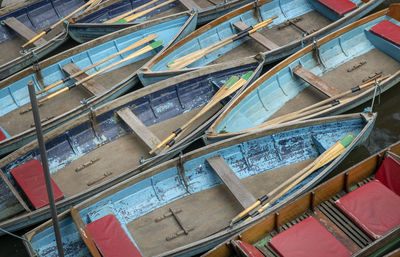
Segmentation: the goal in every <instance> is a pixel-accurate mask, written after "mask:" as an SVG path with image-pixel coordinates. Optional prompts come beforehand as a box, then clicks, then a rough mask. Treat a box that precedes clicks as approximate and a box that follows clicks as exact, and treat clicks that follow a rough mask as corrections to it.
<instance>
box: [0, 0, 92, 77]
mask: <svg viewBox="0 0 400 257" xmlns="http://www.w3.org/2000/svg"><path fill="white" fill-rule="evenodd" d="M86 2H87V0H67V1H54V0H41V1H36V2H35V3H32V4H29V5H26V6H24V7H22V8H19V9H16V10H11V11H10V12H8V13H5V14H4V15H1V16H0V20H5V19H7V18H10V17H15V18H16V19H18V20H19V21H20V22H22V23H23V24H24V25H25V26H27V27H28V28H30V29H31V30H33V31H40V30H42V29H43V28H45V27H47V26H50V25H52V24H54V23H56V22H57V21H58V20H60V19H62V18H63V17H65V16H67V15H68V14H70V13H71V12H73V11H74V10H76V9H77V8H79V7H80V6H81V5H83V4H85V3H86ZM18 37H19V36H18V35H17V33H16V32H15V31H13V30H12V29H10V28H8V27H7V26H6V25H4V24H0V46H1V47H3V49H8V47H7V46H5V44H6V43H7V42H10V41H11V40H14V39H16V38H18ZM66 39H67V37H66V35H65V33H63V32H61V33H59V34H58V35H55V37H54V40H52V41H48V43H47V44H45V45H41V46H39V47H36V48H35V49H34V52H33V51H32V49H29V50H28V51H25V52H23V54H22V55H21V56H19V57H17V58H16V59H13V60H2V62H1V64H0V79H4V78H6V77H8V76H10V75H11V74H14V73H16V72H18V71H20V70H22V69H23V68H25V67H27V66H29V65H31V64H32V63H34V62H37V61H38V60H39V59H40V58H42V57H43V56H45V55H46V54H48V53H50V52H51V51H53V50H54V49H56V48H57V47H58V46H60V45H61V44H62V43H63V42H65V41H66ZM10 51H13V50H12V49H11V50H10ZM18 51H19V50H18Z"/></svg>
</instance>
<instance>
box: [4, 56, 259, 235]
mask: <svg viewBox="0 0 400 257" xmlns="http://www.w3.org/2000/svg"><path fill="white" fill-rule="evenodd" d="M262 67H263V65H262V63H260V62H257V61H256V60H255V59H248V60H246V61H241V62H238V63H237V65H236V66H235V65H228V66H221V67H219V68H217V69H209V70H208V71H207V72H205V71H202V72H194V73H193V74H188V76H186V75H185V76H184V77H183V76H181V77H177V78H174V79H171V80H169V81H166V82H165V83H159V84H155V85H154V86H152V87H151V88H144V89H139V90H137V91H135V92H132V93H130V94H128V95H126V96H124V97H121V98H119V99H117V100H114V101H112V102H110V103H108V104H105V105H103V106H100V107H98V108H97V109H94V110H93V111H92V112H91V113H92V115H81V116H79V117H78V118H76V119H74V120H72V121H70V122H69V123H66V124H65V125H63V126H60V127H59V128H57V129H55V130H54V131H52V132H51V133H47V134H46V149H47V155H48V159H49V166H50V171H51V173H52V174H53V176H57V174H58V173H60V172H69V171H70V172H71V173H70V175H71V176H72V177H73V176H75V175H74V174H76V172H75V171H74V167H75V166H76V163H77V162H79V161H81V160H82V159H84V158H86V156H87V155H93V154H94V153H97V152H98V151H99V150H101V148H103V149H104V148H107V147H110V145H112V144H116V143H117V144H120V145H121V143H122V142H123V141H127V142H129V145H130V146H132V147H133V146H137V147H136V148H135V150H134V153H132V155H130V157H129V159H130V164H129V165H128V167H129V168H130V169H132V167H133V166H139V164H140V161H141V158H140V157H145V158H147V157H150V156H149V155H148V153H147V150H146V149H143V146H142V143H141V141H140V140H139V139H137V138H136V139H135V136H134V135H133V134H132V131H131V130H130V129H129V128H128V127H127V126H126V124H125V123H123V122H122V121H121V120H120V119H118V118H116V116H117V114H116V112H117V111H118V110H120V109H122V108H124V107H130V108H131V110H132V111H133V113H134V114H135V115H136V116H137V117H138V118H139V119H140V120H141V121H142V122H143V124H144V125H145V126H147V127H150V128H152V127H156V126H160V125H159V124H162V126H165V125H166V124H168V120H171V122H170V123H173V122H176V120H177V121H178V122H179V119H182V118H179V117H185V116H184V115H185V113H188V112H193V111H196V109H198V108H200V107H201V106H204V105H205V104H206V103H207V102H208V101H209V100H210V98H211V97H212V95H213V94H214V93H215V92H216V91H217V90H218V88H219V87H220V86H221V85H223V83H224V82H225V81H226V80H228V78H229V77H231V76H232V75H237V76H242V75H244V74H245V73H247V72H248V71H253V72H254V76H253V77H252V78H251V79H250V80H249V81H248V83H250V82H251V81H253V80H255V79H256V78H257V77H258V75H259V73H260V72H261V69H262ZM227 101H228V100H225V101H224V102H223V103H224V104H225V103H226V102H227ZM208 116H209V118H207V119H206V120H205V121H204V124H203V125H204V126H207V125H209V124H210V123H211V122H212V121H213V119H214V118H215V115H213V114H208ZM90 117H92V118H90ZM186 119H188V118H186ZM177 124H178V123H177ZM173 125H175V124H173ZM175 126H178V125H175ZM153 130H154V129H153ZM204 130H205V128H203V131H201V132H202V133H203V132H204ZM153 133H156V134H157V132H153ZM192 139H193V136H192V134H190V133H189V134H188V135H186V136H185V137H184V138H182V139H181V141H183V142H187V141H190V140H192ZM107 149H108V148H107ZM103 151H105V150H103ZM106 152H107V151H106ZM120 155H125V156H126V155H127V153H125V152H118V151H116V150H114V155H113V156H111V158H112V159H110V160H106V159H107V158H106V157H105V156H103V157H101V160H99V162H98V163H97V164H99V163H103V162H104V163H107V162H109V163H115V162H124V161H125V160H122V159H119V158H120V157H121V156H120ZM173 155H174V153H173V152H172V153H170V154H164V155H162V156H159V158H156V159H152V160H149V161H147V162H146V163H145V164H143V165H140V166H139V167H138V168H137V169H134V170H133V171H131V172H125V169H124V168H120V170H117V168H115V167H114V169H113V173H114V174H121V175H120V176H117V177H113V178H110V179H109V180H108V181H103V183H101V184H96V185H94V186H92V187H89V188H87V189H86V188H85V189H83V190H82V191H80V192H75V194H74V195H71V193H69V196H68V197H66V198H65V199H64V200H62V201H60V202H57V207H58V209H59V211H63V210H65V209H66V208H68V206H70V205H75V204H77V203H78V202H80V201H82V200H83V199H85V198H88V197H90V196H92V195H94V194H96V193H98V192H101V191H102V190H103V189H104V188H107V187H110V186H111V185H113V184H116V183H118V182H121V181H123V180H124V179H126V178H128V177H130V176H133V175H134V174H136V173H138V172H139V171H140V170H143V169H144V168H145V167H150V166H151V165H154V164H155V163H157V162H160V161H161V160H166V159H168V158H171V157H172V156H173ZM96 156H97V154H96ZM98 157H100V156H98ZM34 158H36V159H39V160H40V154H39V149H38V146H37V143H36V142H32V143H31V144H29V145H27V146H25V147H23V148H21V149H19V150H17V151H15V152H13V153H12V154H10V155H8V156H7V157H6V158H4V159H2V160H0V167H1V170H2V171H3V172H4V174H5V175H6V177H7V178H8V180H10V182H11V183H12V184H13V185H14V186H15V187H16V188H17V190H18V191H19V190H20V188H19V186H18V185H17V184H16V183H15V181H14V179H13V178H12V176H11V175H10V170H11V169H12V168H14V167H16V166H19V165H21V164H23V163H26V162H27V161H29V160H32V159H34ZM125 168H126V167H125ZM89 169H90V168H87V169H85V172H89V173H90V170H89ZM94 169H96V168H95V167H94ZM55 179H56V178H55ZM85 179H86V180H87V178H82V179H80V181H83V180H85ZM56 182H57V179H56ZM57 183H58V184H59V186H61V188H63V181H62V180H61V181H59V182H57ZM60 183H61V184H60ZM65 184H68V182H65ZM0 192H2V196H0V199H1V200H0V207H1V209H2V211H0V219H1V220H3V222H0V227H2V228H4V229H6V230H8V231H14V230H18V229H21V228H24V227H27V226H30V225H33V224H36V223H37V222H39V221H43V220H45V219H48V218H49V214H50V213H49V211H48V207H45V208H42V209H39V210H33V211H32V212H30V213H27V212H25V213H24V214H21V213H20V211H21V210H22V209H21V208H22V206H21V205H20V204H19V203H18V201H17V199H16V198H15V197H14V196H13V195H12V193H11V192H10V190H9V189H8V187H7V186H6V185H5V184H4V181H2V180H0ZM27 204H28V205H29V203H27ZM11 207H12V208H11Z"/></svg>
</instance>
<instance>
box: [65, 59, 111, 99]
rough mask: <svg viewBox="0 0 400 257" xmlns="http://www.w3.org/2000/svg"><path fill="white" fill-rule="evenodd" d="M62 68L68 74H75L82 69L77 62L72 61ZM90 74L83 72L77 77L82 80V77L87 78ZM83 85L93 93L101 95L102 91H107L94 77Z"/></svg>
mask: <svg viewBox="0 0 400 257" xmlns="http://www.w3.org/2000/svg"><path fill="white" fill-rule="evenodd" d="M62 69H63V70H64V71H65V72H66V73H67V74H68V75H73V74H75V73H77V72H79V71H80V69H79V67H78V66H76V65H75V63H72V62H71V63H68V64H66V65H64V66H63V67H62ZM88 76H89V75H88V74H86V73H82V74H81V75H79V76H77V77H75V79H77V80H82V79H84V78H86V77H88ZM82 85H83V87H84V88H85V89H86V90H87V91H89V93H91V94H92V95H99V94H102V93H104V92H105V91H106V89H105V88H104V87H103V86H102V85H101V84H99V83H98V82H96V81H95V80H94V79H89V80H88V81H86V82H84V83H82Z"/></svg>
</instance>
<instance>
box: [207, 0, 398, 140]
mask: <svg viewBox="0 0 400 257" xmlns="http://www.w3.org/2000/svg"><path fill="white" fill-rule="evenodd" d="M399 13H400V5H399V4H393V5H391V6H390V7H389V9H385V10H382V11H380V12H377V13H375V14H372V15H370V16H368V17H366V18H363V19H361V20H359V21H357V22H354V23H352V24H350V25H348V26H346V27H344V28H342V29H340V30H338V31H336V32H334V33H332V34H330V35H328V36H326V37H324V38H322V39H320V40H318V42H317V43H316V44H315V45H314V46H313V45H310V46H308V47H305V48H304V49H302V50H300V51H299V52H297V53H296V54H294V55H292V56H290V57H289V58H287V59H286V60H284V61H282V62H281V63H279V64H278V65H276V66H275V67H273V68H272V69H271V70H269V71H268V72H267V73H265V74H263V76H261V77H260V78H259V79H258V80H257V81H256V82H254V83H253V84H252V85H251V86H249V87H248V88H247V89H246V90H245V91H244V92H243V93H242V95H241V96H240V97H238V98H236V100H235V101H233V102H232V103H231V104H230V105H229V107H228V108H226V110H225V112H224V113H223V114H222V115H221V116H219V117H218V119H217V120H216V121H215V123H214V124H213V125H212V126H211V127H210V128H209V130H208V131H207V138H208V139H209V140H218V139H222V138H226V137H230V136H234V135H238V134H241V133H245V132H248V131H250V130H253V129H258V128H260V127H262V126H274V125H276V124H277V123H280V122H284V121H285V120H286V121H287V120H301V119H306V118H311V117H322V116H326V115H332V114H339V113H343V112H345V111H347V110H350V109H352V108H354V107H356V106H358V105H360V104H362V103H364V102H366V101H368V100H369V99H371V98H372V97H373V95H374V93H376V95H378V94H380V93H383V92H384V91H386V90H388V89H389V88H391V87H392V86H394V85H396V84H398V83H399V82H400V47H399V45H396V44H394V43H392V42H391V41H389V40H387V39H385V38H384V37H385V36H387V35H385V34H378V33H379V28H380V27H382V25H383V26H387V24H388V25H391V29H392V31H393V33H395V34H396V33H397V34H400V15H399ZM377 29H378V30H377ZM376 30H377V33H376V32H375V31H376ZM389 37H390V35H389ZM398 44H400V42H398ZM380 78H381V79H382V80H380ZM368 81H371V82H370V83H369V84H365V83H368ZM375 81H377V83H375ZM362 84H365V85H366V86H367V85H369V86H367V87H364V89H362V90H358V89H359V88H358V87H357V86H360V85H362ZM374 85H376V86H377V87H375V86H374ZM350 91H351V92H353V91H354V93H349V94H347V95H345V96H342V97H340V98H339V99H336V96H340V95H341V94H344V93H345V92H350ZM336 100H340V102H337V101H336ZM320 103H325V104H323V105H322V106H318V105H319V104H320ZM303 108H304V109H303ZM307 109H309V110H308V111H304V112H297V111H298V110H307ZM288 118H290V119H288Z"/></svg>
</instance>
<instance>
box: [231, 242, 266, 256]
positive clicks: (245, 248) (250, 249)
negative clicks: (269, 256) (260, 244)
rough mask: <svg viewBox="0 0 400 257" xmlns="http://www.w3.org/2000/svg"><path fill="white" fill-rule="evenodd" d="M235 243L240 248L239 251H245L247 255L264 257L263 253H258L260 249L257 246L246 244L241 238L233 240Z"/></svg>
mask: <svg viewBox="0 0 400 257" xmlns="http://www.w3.org/2000/svg"><path fill="white" fill-rule="evenodd" d="M235 243H236V245H237V246H238V247H239V248H240V249H241V251H242V252H243V253H245V254H246V256H248V257H264V255H263V254H262V253H260V251H259V250H257V248H255V247H254V246H252V245H251V244H248V243H246V242H243V241H241V240H235Z"/></svg>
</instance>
